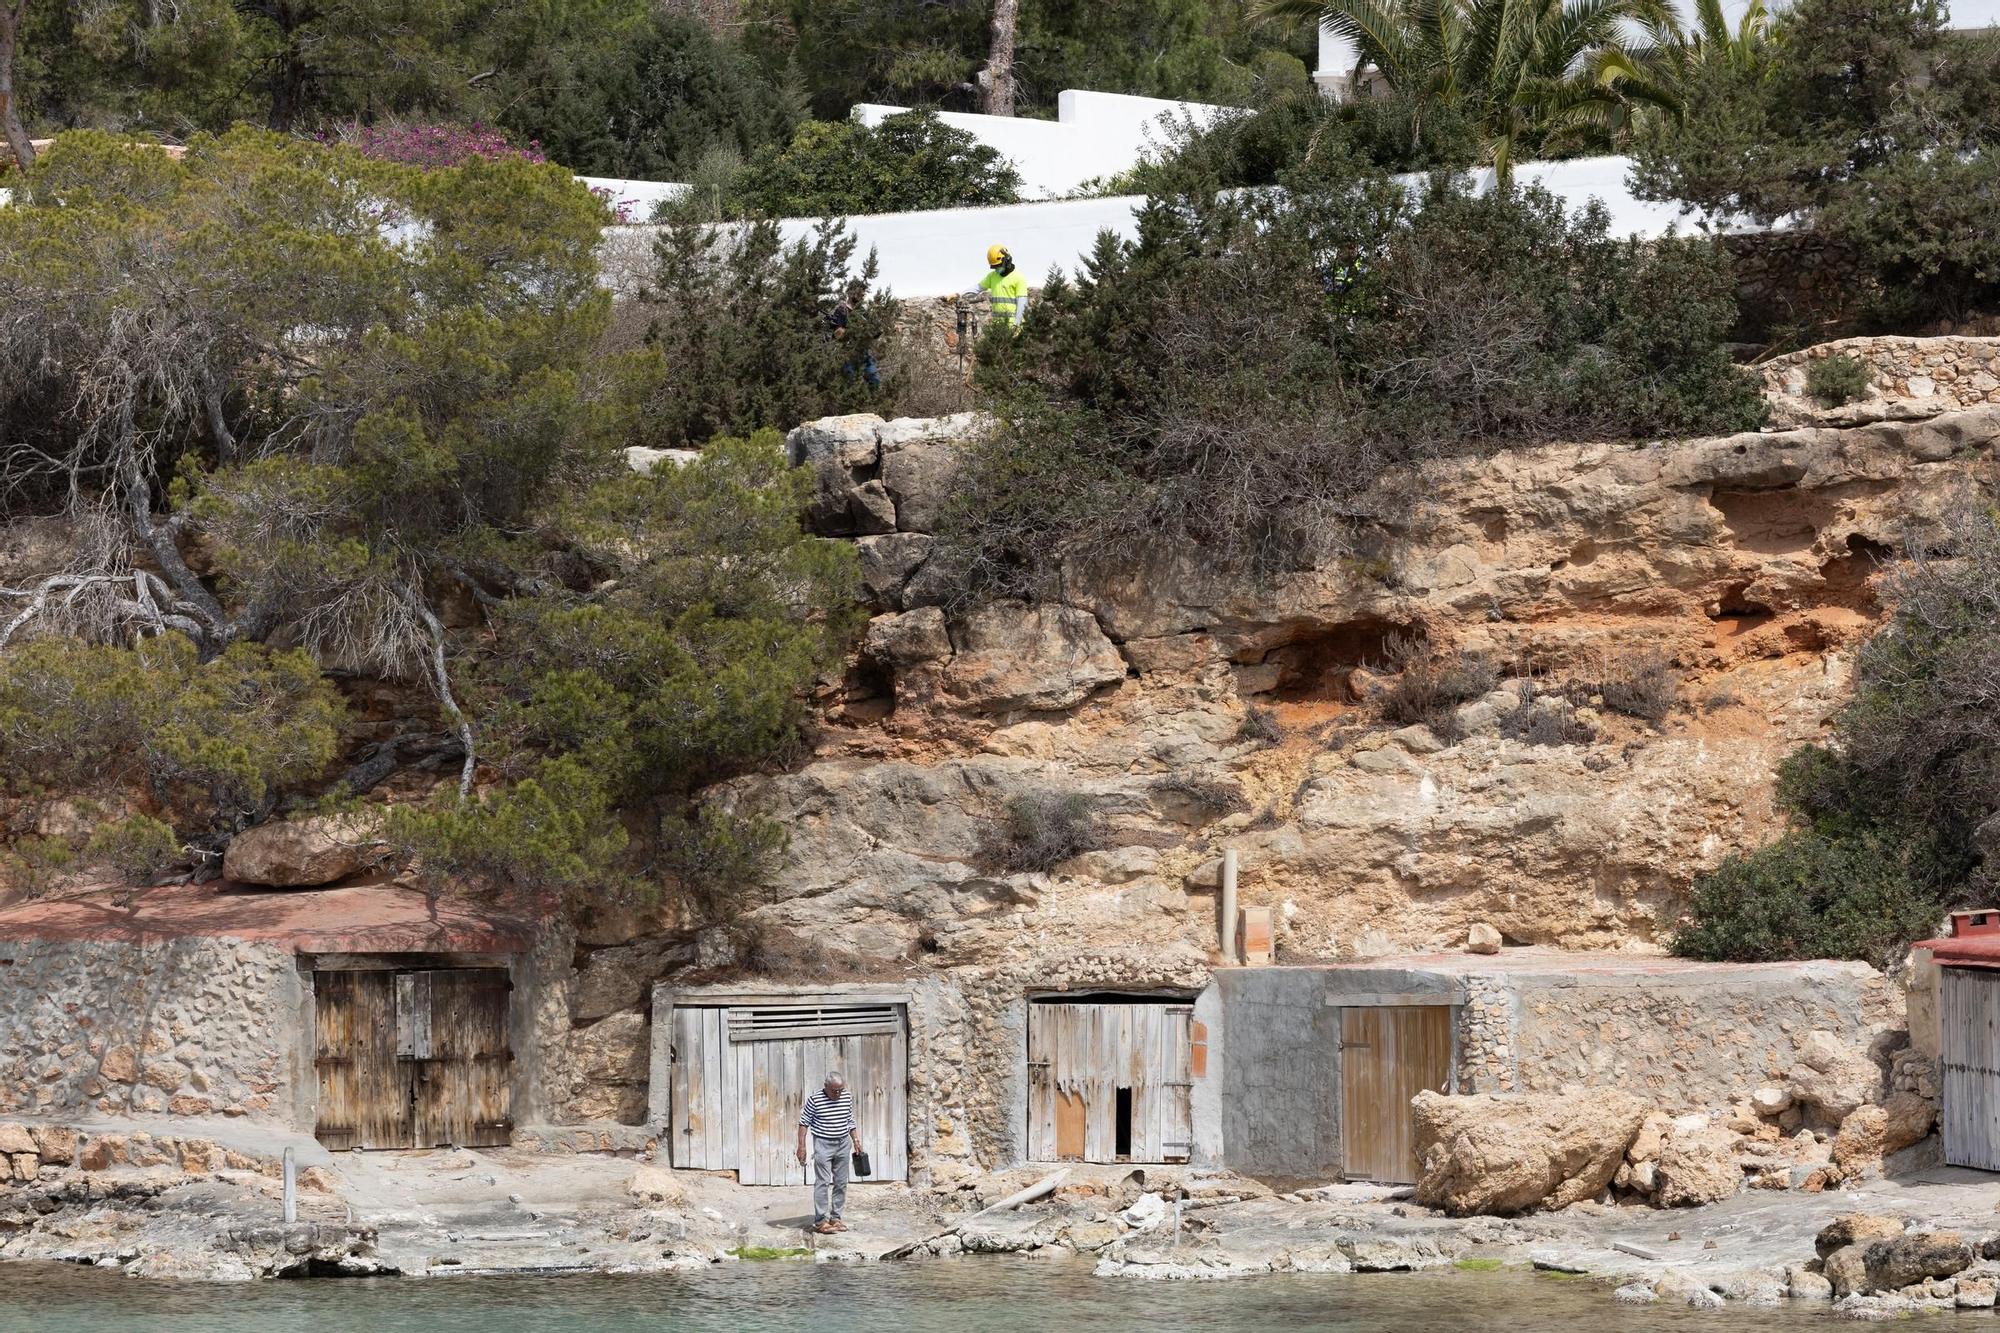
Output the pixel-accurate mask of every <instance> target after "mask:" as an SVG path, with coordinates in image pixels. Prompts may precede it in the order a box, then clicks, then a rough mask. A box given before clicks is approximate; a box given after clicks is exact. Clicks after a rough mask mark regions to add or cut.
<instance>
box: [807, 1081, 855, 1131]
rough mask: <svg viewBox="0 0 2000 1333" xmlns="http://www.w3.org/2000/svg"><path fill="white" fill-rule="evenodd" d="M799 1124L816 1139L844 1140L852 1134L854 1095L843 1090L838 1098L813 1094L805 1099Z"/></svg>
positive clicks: (819, 1093) (822, 1093)
mask: <svg viewBox="0 0 2000 1333" xmlns="http://www.w3.org/2000/svg"><path fill="white" fill-rule="evenodd" d="M799 1123H800V1124H801V1125H803V1126H805V1127H806V1128H807V1129H809V1130H811V1131H812V1134H813V1137H814V1138H816V1139H844V1138H846V1137H847V1136H848V1135H849V1134H852V1133H853V1132H854V1095H853V1094H852V1093H850V1092H848V1091H847V1090H846V1089H845V1088H843V1089H841V1092H840V1096H838V1097H829V1096H827V1095H826V1094H825V1093H824V1092H815V1093H814V1094H813V1095H812V1096H810V1097H808V1098H806V1107H805V1110H803V1111H800V1112H799Z"/></svg>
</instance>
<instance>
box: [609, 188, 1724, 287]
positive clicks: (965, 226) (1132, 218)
mask: <svg viewBox="0 0 2000 1333" xmlns="http://www.w3.org/2000/svg"><path fill="white" fill-rule="evenodd" d="M1631 165H1632V164H1631V160H1630V159H1628V158H1623V157H1586V158H1577V159H1575V160H1573V161H1569V162H1524V163H1521V164H1520V165H1519V166H1517V167H1516V168H1515V169H1514V177H1515V180H1516V181H1518V182H1520V183H1522V184H1527V183H1529V182H1533V183H1535V184H1538V185H1541V186H1542V187H1543V188H1545V189H1547V190H1548V191H1549V192H1550V193H1552V194H1554V195H1556V196H1557V197H1558V198H1560V199H1562V200H1563V201H1564V202H1565V203H1566V204H1568V205H1569V206H1570V207H1571V208H1576V207H1579V206H1581V205H1582V204H1583V203H1584V202H1585V201H1586V200H1589V199H1593V198H1594V199H1599V200H1602V201H1603V203H1604V205H1605V207H1606V209H1607V210H1609V212H1610V214H1611V231H1612V234H1613V235H1616V236H1627V235H1638V236H1648V237H1650V236H1659V235H1662V234H1664V233H1665V232H1666V230H1667V229H1668V228H1669V227H1672V226H1676V225H1678V226H1679V227H1680V229H1681V230H1683V231H1686V230H1689V229H1690V228H1691V225H1692V219H1690V218H1688V217H1686V216H1683V215H1682V214H1681V212H1680V210H1679V208H1678V206H1677V205H1673V204H1656V203H1651V202H1648V201H1646V200H1642V199H1635V198H1633V197H1632V192H1631V191H1630V190H1628V189H1627V188H1626V185H1625V179H1626V175H1627V173H1628V172H1629V171H1630V169H1631ZM1401 179H1402V180H1403V181H1404V182H1405V183H1406V184H1409V185H1415V184H1417V183H1419V182H1421V181H1422V180H1423V177H1421V176H1415V175H1413V176H1405V177H1402V178H1401ZM1472 179H1473V182H1474V185H1475V187H1476V188H1478V189H1480V190H1488V189H1491V188H1492V186H1493V173H1492V172H1491V171H1480V172H1475V173H1473V176H1472ZM1145 202H1146V201H1145V199H1144V197H1143V196H1139V195H1121V196H1118V197H1116V198H1110V199H1065V200H1054V201H1049V202H1045V203H1036V204H1008V205H1003V206H1000V207H995V208H947V209H937V210H933V211H930V212H924V213H877V214H872V215H868V216H863V217H854V218H849V219H848V220H847V225H848V230H849V231H850V232H852V233H853V234H854V236H855V237H856V239H857V240H858V241H859V247H858V248H859V252H860V253H862V254H866V253H867V252H868V250H869V249H870V248H871V247H873V249H874V250H875V253H876V258H877V260H878V262H879V263H880V264H881V276H880V278H879V282H880V284H881V285H882V286H884V287H887V288H888V289H889V290H890V291H892V292H894V293H895V294H896V295H897V296H905V297H929V296H951V295H956V294H957V293H959V292H962V291H966V290H968V289H970V288H972V287H975V286H977V285H978V282H979V279H980V278H981V277H982V276H984V274H985V272H986V247H987V246H989V245H994V244H999V245H1004V246H1006V247H1007V248H1008V249H1009V250H1011V251H1012V252H1013V254H1014V262H1015V263H1016V264H1018V265H1019V266H1020V268H1021V270H1022V272H1024V273H1026V274H1027V275H1028V280H1029V281H1030V282H1032V283H1033V284H1035V285H1036V286H1038V287H1039V286H1041V285H1042V284H1044V283H1045V282H1046V281H1047V280H1048V275H1049V273H1050V272H1051V270H1054V269H1061V270H1062V271H1063V272H1065V273H1069V274H1074V273H1075V272H1076V271H1077V270H1078V269H1079V268H1080V267H1081V266H1082V263H1083V259H1084V257H1085V256H1086V255H1088V254H1089V253H1090V250H1091V247H1092V246H1093V245H1095V244H1096V243H1097V236H1098V233H1099V232H1103V231H1110V232H1113V233H1115V234H1117V235H1119V236H1122V237H1126V238H1131V237H1133V236H1136V235H1137V234H1138V212H1139V209H1140V207H1141V206H1142V205H1144V203H1145ZM817 223H818V219H816V218H791V219H787V220H786V221H784V222H782V223H780V224H779V226H780V228H781V230H782V231H783V232H784V235H785V239H786V241H787V242H788V243H789V242H790V241H793V240H797V239H800V238H803V237H806V236H808V235H810V234H811V232H812V229H813V227H814V226H816V225H817ZM614 231H615V233H616V234H618V235H620V236H622V237H625V238H629V240H628V241H626V243H625V244H624V245H623V246H622V247H621V246H617V245H614V246H612V247H610V249H612V250H617V249H620V248H633V243H637V247H638V248H637V249H636V250H635V253H636V252H643V243H644V241H645V239H646V237H647V235H648V229H647V228H644V227H629V228H617V229H614ZM614 281H615V280H614Z"/></svg>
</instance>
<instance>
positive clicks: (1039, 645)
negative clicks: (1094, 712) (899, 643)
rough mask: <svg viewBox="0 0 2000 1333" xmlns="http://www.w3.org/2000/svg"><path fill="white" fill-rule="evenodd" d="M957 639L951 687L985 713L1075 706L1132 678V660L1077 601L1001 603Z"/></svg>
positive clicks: (948, 672) (971, 620) (948, 676)
mask: <svg viewBox="0 0 2000 1333" xmlns="http://www.w3.org/2000/svg"><path fill="white" fill-rule="evenodd" d="M911 614H913V615H915V614H921V613H919V612H912V613H911ZM955 637H956V638H957V641H958V655H957V656H956V657H955V658H953V659H952V662H951V665H950V666H949V667H947V668H946V669H945V671H944V676H943V684H944V688H945V691H946V692H947V693H948V694H950V695H951V696H952V697H953V698H955V699H956V700H957V701H958V702H960V703H961V704H963V705H964V706H965V707H968V708H972V709H975V710H979V711H987V712H1008V711H1012V710H1015V709H1032V710H1036V711H1054V710H1059V709H1064V708H1072V707H1074V706H1076V705H1077V704H1080V703H1082V702H1083V701H1084V700H1085V699H1087V698H1089V697H1090V695H1091V693H1092V691H1094V690H1096V689H1098V688H1100V687H1101V686H1104V685H1109V684H1113V683H1116V682H1119V681H1122V680H1124V679H1125V659H1124V658H1123V657H1122V656H1120V655H1119V652H1118V649H1117V648H1116V647H1115V646H1113V644H1112V642H1111V640H1110V639H1108V638H1106V637H1105V634H1104V630H1103V629H1102V628H1101V627H1100V626H1099V625H1098V623H1097V619H1096V617H1094V616H1092V615H1091V614H1090V613H1089V612H1088V611H1079V610H1077V609H1076V608H1075V607H1071V606H1029V605H1027V604H1026V603H1025V602H1015V601H1002V602H994V603H991V604H989V605H986V606H982V607H980V608H979V609H978V610H976V611H974V612H973V613H972V614H971V615H970V616H968V617H967V618H966V620H965V622H964V623H963V625H961V626H960V627H959V629H958V633H957V635H956V636H955Z"/></svg>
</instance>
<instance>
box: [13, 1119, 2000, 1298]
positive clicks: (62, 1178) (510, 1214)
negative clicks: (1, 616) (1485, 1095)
mask: <svg viewBox="0 0 2000 1333" xmlns="http://www.w3.org/2000/svg"><path fill="white" fill-rule="evenodd" d="M226 1137H227V1135H225V1138H226ZM84 1143H85V1144H86V1145H88V1144H90V1143H96V1144H98V1145H99V1148H98V1150H97V1153H96V1154H95V1155H94V1156H93V1158H92V1160H93V1162H94V1163H99V1165H97V1166H96V1167H95V1169H84V1168H83V1167H81V1166H71V1167H67V1168H51V1169H49V1170H47V1171H38V1172H37V1174H36V1178H35V1179H34V1180H32V1181H19V1180H17V1181H15V1182H14V1183H13V1184H12V1185H11V1186H9V1187H8V1188H7V1189H6V1190H5V1191H4V1192H0V1259H4V1260H14V1261H59V1262H68V1263H82V1264H90V1265H94V1266H98V1267H104V1268H114V1269H117V1270H119V1271H122V1272H125V1273H127V1274H130V1275H133V1276H137V1277H145V1278H153V1279H170V1280H187V1281H205V1282H233V1281H249V1280H253V1279H256V1278H262V1277H339V1276H362V1275H402V1276H406V1277H413V1278H417V1277H446V1276H455V1275H456V1276H463V1275H475V1274H502V1273H507V1274H537V1273H548V1274H553V1273H575V1272H606V1273H630V1272H647V1271H657V1270H662V1269H672V1268H697V1267H703V1266H707V1265H712V1264H726V1263H741V1262H758V1261H786V1260H792V1261H802V1262H803V1261H816V1262H873V1261H878V1260H882V1259H883V1258H884V1257H885V1256H887V1255H889V1254H891V1253H892V1252H899V1251H900V1252H904V1253H905V1254H906V1255H907V1258H908V1259H909V1260H911V1261H918V1262H936V1261H940V1260H946V1259H965V1258H975V1257H979V1258H983V1257H995V1258H1017V1259H1019V1258H1026V1259H1037V1258H1039V1259H1047V1258H1068V1257H1072V1256H1075V1257H1083V1258H1087V1259H1091V1260H1094V1261H1095V1264H1096V1271H1097V1273H1098V1274H1099V1275H1100V1276H1103V1277H1105V1278H1107V1279H1148V1280H1219V1279H1231V1278H1241V1277H1251V1276H1255V1275H1259V1274H1267V1273H1304V1272H1310V1273H1349V1272H1355V1273H1367V1272H1385V1271H1395V1270H1414V1269H1426V1268H1439V1267H1447V1266H1457V1267H1460V1268H1465V1269H1502V1268H1515V1267H1534V1268H1541V1269H1548V1270H1554V1271H1558V1272H1563V1273H1569V1274H1578V1275H1584V1276H1587V1277H1588V1278H1590V1279H1592V1280H1595V1281H1598V1282H1600V1283H1601V1284H1602V1285H1603V1286H1604V1288H1605V1291H1606V1293H1607V1299H1610V1298H1611V1297H1613V1296H1615V1298H1616V1299H1617V1300H1619V1301H1621V1302H1649V1303H1650V1302H1675V1303H1682V1304H1687V1305H1693V1306H1699V1307H1716V1306H1722V1305H1724V1304H1726V1303H1728V1302H1732V1301H1734V1302H1742V1303H1746V1304H1752V1305H1769V1304H1774V1303H1777V1302H1781V1301H1800V1302H1813V1303H1816V1304H1817V1305H1818V1306H1820V1307H1821V1308H1824V1309H1827V1310H1829V1311H1832V1312H1837V1313H1840V1314H1845V1315H1851V1316H1860V1317H1876V1316H1886V1315H1892V1314H1899V1313H1906V1312H1910V1311H1914V1310H1918V1309H1928V1308H1946V1307H1959V1308H1963V1307H1983V1306H1987V1305H1990V1304H1991V1303H1992V1301H1993V1296H1994V1291H1995V1287H1996V1282H2000V1235H1995V1234H1994V1232H1993V1230H1992V1228H1993V1227H1994V1224H1995V1220H1996V1219H1995V1205H1996V1203H2000V1184H1995V1183H1994V1182H1993V1181H1992V1180H1991V1178H1990V1177H1986V1176H1983V1175H1979V1174H1977V1173H1972V1172H1963V1171H1953V1170H1946V1169H1934V1170H1930V1171H1925V1172H1919V1173H1916V1174H1914V1175H1910V1176H1904V1177H1900V1178H1894V1179H1886V1178H1876V1179H1872V1180H1868V1181H1863V1182H1857V1183H1855V1184H1853V1185H1852V1187H1849V1188H1841V1189H1838V1190H1832V1191H1826V1192H1822V1193H1807V1192H1803V1191H1757V1190H1749V1191H1744V1192H1742V1193H1739V1194H1736V1195H1734V1196H1733V1197H1730V1198H1727V1199H1723V1200H1721V1201H1719V1202H1714V1203H1710V1204H1706V1205H1704V1206H1701V1207H1696V1208H1689V1209H1679V1210H1667V1209H1661V1208H1657V1207H1651V1206H1646V1205H1644V1204H1642V1203H1637V1202H1633V1203H1625V1204H1606V1203H1601V1202H1597V1201H1595V1200H1592V1199H1583V1200H1579V1201H1576V1202H1573V1203H1571V1204H1569V1205H1568V1206H1566V1207H1562V1208H1556V1209H1548V1210H1538V1211H1531V1212H1527V1213H1524V1214H1523V1215H1521V1216H1518V1217H1511V1218H1496V1217H1491V1216H1470V1217H1454V1216H1451V1215H1449V1214H1448V1213H1447V1212H1446V1211H1444V1210H1443V1209H1439V1208H1431V1207H1425V1206H1422V1205H1420V1204H1418V1203H1417V1202H1416V1201H1415V1199H1414V1198H1413V1197H1412V1193H1413V1192H1412V1191H1411V1190H1410V1189H1409V1188H1407V1187H1401V1188H1398V1187H1388V1186H1371V1185H1322V1186H1308V1187H1302V1188H1277V1187H1273V1186H1272V1185H1270V1184H1267V1183H1264V1182H1259V1181H1255V1180H1250V1179H1247V1178H1243V1177H1238V1176H1234V1175H1230V1174H1228V1173H1222V1172H1209V1171H1202V1170H1197V1169H1183V1168H1157V1167H1147V1168H1143V1169H1131V1170H1126V1169H1124V1168H1114V1167H1083V1168H1074V1169H1072V1170H1071V1171H1070V1172H1069V1173H1067V1174H1066V1175H1065V1176H1064V1178H1063V1180H1062V1181H1061V1182H1060V1187H1059V1188H1058V1189H1056V1190H1055V1191H1054V1193H1053V1194H1051V1195H1050V1196H1048V1197H1045V1198H1043V1199H1040V1200H1037V1201H1035V1202H1033V1203H1030V1204H1027V1205H1025V1206H1022V1207H1019V1208H1014V1209H1007V1210H1004V1211H999V1212H986V1213H982V1212H981V1210H982V1209H985V1208H987V1207H988V1206H989V1205H991V1204H993V1203H994V1202H996V1201H998V1200H1000V1199H1002V1198H1004V1197H1006V1196H1007V1195H1009V1194H1012V1193H1014V1192H1017V1191H1018V1190H1020V1189H1021V1188H1022V1187H1023V1186H1025V1185H1027V1184H1031V1183H1033V1182H1035V1181H1036V1180H1038V1179H1041V1178H1043V1177H1044V1176H1045V1174H1046V1173H1044V1172H1042V1171H1040V1170H1036V1169H1031V1170H1022V1171H1015V1172H1008V1173H1002V1174H998V1175H993V1176H988V1177H983V1178H980V1179H978V1180H976V1181H973V1182H969V1183H966V1184H962V1185H960V1186H957V1187H955V1188H952V1189H949V1190H923V1189H912V1188H909V1187H905V1186H902V1185H862V1186H857V1187H856V1189H855V1191H854V1195H853V1198H852V1200H851V1203H850V1208H849V1212H848V1217H849V1221H850V1222H851V1223H852V1225H853V1230H851V1231H849V1232H847V1233H844V1234H842V1235H838V1236H833V1237H821V1236H815V1235H812V1234H811V1233H810V1232H808V1231H807V1230H806V1228H805V1223H806V1222H807V1221H808V1219H809V1217H810V1212H811V1204H810V1198H809V1196H808V1192H807V1191H806V1190H804V1189H801V1188H776V1189H770V1188H765V1189H748V1188H744V1187H742V1186H739V1185H737V1184H736V1183H735V1182H734V1181H733V1180H729V1179H726V1178H722V1177H719V1176H711V1175H705V1174H700V1173H687V1172H673V1171H669V1170H666V1169H665V1168H663V1167H660V1166H656V1165H654V1164H653V1163H652V1162H650V1161H648V1160H646V1158H645V1156H644V1155H643V1153H641V1154H639V1155H633V1154H630V1153H625V1154H621V1153H618V1152H615V1151H614V1152H601V1151H600V1152H583V1153H562V1152H550V1151H527V1150H523V1149H519V1148H514V1149H499V1150H491V1151H456V1150H453V1151H445V1150H440V1151H436V1152H427V1153H397V1154H375V1153H368V1154H362V1153H343V1154H338V1155H330V1154H327V1153H325V1152H324V1151H323V1150H317V1145H312V1144H311V1143H310V1141H309V1140H308V1141H305V1142H303V1143H293V1144H289V1145H284V1146H291V1147H292V1148H293V1150H294V1153H295V1157H296V1159H297V1161H298V1163H299V1165H300V1170H299V1172H298V1179H299V1191H298V1195H297V1199H298V1206H297V1221H295V1222H293V1223H291V1224H286V1223H285V1222H284V1221H283V1220H282V1205H281V1193H282V1187H281V1184H280V1174H281V1172H280V1168H279V1166H278V1160H279V1158H278V1155H277V1154H276V1153H273V1152H271V1151H270V1149H273V1148H276V1149H277V1150H278V1152H279V1153H281V1152H282V1146H281V1145H278V1144H276V1143H275V1142H273V1143H264V1144H260V1145H245V1146H243V1147H232V1146H224V1145H223V1144H221V1143H217V1142H215V1141H214V1140H210V1139H203V1138H200V1137H198V1136H195V1135H186V1136H182V1137H180V1138H176V1139H165V1138H161V1137H156V1136H153V1135H149V1134H146V1133H144V1132H132V1133H120V1132H117V1131H112V1130H106V1129H99V1130H98V1131H96V1132H95V1133H94V1134H86V1135H85V1136H84ZM48 1146H50V1147H52V1148H60V1147H61V1146H62V1145H59V1144H54V1143H51V1144H50V1145H48ZM257 1147H261V1148H262V1149H264V1151H252V1150H250V1149H252V1148H257ZM53 1155H54V1154H53V1153H52V1154H51V1156H53ZM110 1156H120V1157H123V1158H124V1160H123V1161H119V1162H105V1161H104V1159H105V1158H106V1157H110ZM975 1214H978V1215H977V1216H975ZM968 1219H969V1220H968Z"/></svg>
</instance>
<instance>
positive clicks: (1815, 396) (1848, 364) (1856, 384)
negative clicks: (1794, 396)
mask: <svg viewBox="0 0 2000 1333" xmlns="http://www.w3.org/2000/svg"><path fill="white" fill-rule="evenodd" d="M1872 382H1873V376H1871V375H1870V374H1869V373H1868V366H1867V363H1865V362H1863V361H1860V360H1857V359H1856V358H1854V357H1851V356H1849V355H1847V353H1845V352H1835V353H1834V354H1833V355H1831V356H1822V357H1817V358H1815V359H1814V360H1812V361H1811V362H1809V363H1807V365H1806V393H1807V394H1809V395H1810V396H1811V397H1812V400H1813V401H1814V402H1816V403H1818V404H1819V405H1820V406H1821V407H1839V406H1840V405H1841V404H1843V403H1851V402H1853V401H1854V400H1855V399H1857V398H1859V397H1861V396H1862V395H1863V394H1865V393H1867V392H1868V386H1869V384H1870V383H1872Z"/></svg>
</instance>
